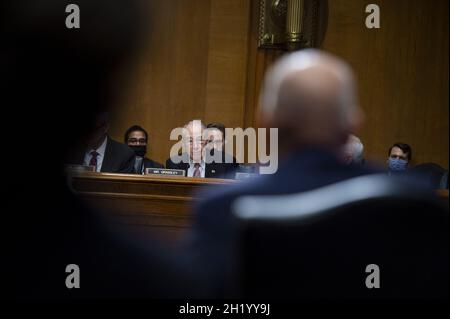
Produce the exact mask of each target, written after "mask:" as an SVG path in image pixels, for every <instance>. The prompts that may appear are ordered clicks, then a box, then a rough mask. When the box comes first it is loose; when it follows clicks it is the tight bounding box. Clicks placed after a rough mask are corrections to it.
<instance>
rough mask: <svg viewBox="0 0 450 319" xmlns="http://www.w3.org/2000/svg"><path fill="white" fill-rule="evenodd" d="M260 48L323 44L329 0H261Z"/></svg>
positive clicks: (292, 47)
mask: <svg viewBox="0 0 450 319" xmlns="http://www.w3.org/2000/svg"><path fill="white" fill-rule="evenodd" d="M259 1H260V3H259V46H258V47H259V48H263V49H279V50H280V49H281V50H298V49H301V48H309V47H318V46H320V44H321V42H322V40H323V37H324V34H325V31H326V21H327V16H328V6H327V1H326V0H259Z"/></svg>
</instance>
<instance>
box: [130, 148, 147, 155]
mask: <svg viewBox="0 0 450 319" xmlns="http://www.w3.org/2000/svg"><path fill="white" fill-rule="evenodd" d="M130 148H131V149H132V150H133V151H134V154H136V156H140V157H144V155H145V153H147V145H130Z"/></svg>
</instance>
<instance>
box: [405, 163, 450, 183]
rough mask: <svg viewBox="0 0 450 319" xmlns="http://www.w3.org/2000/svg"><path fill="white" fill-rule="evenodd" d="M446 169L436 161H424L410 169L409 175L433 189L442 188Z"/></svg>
mask: <svg viewBox="0 0 450 319" xmlns="http://www.w3.org/2000/svg"><path fill="white" fill-rule="evenodd" d="M446 172H447V171H446V169H445V168H443V167H441V166H440V165H438V164H435V163H422V164H418V165H416V166H414V167H413V168H411V169H410V170H409V175H410V176H412V177H413V178H416V180H417V181H419V182H422V183H423V184H424V185H425V186H427V187H430V188H432V189H439V188H441V180H442V178H443V176H444V175H445V173H446Z"/></svg>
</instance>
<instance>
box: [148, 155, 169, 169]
mask: <svg viewBox="0 0 450 319" xmlns="http://www.w3.org/2000/svg"><path fill="white" fill-rule="evenodd" d="M145 168H164V165H163V164H161V163H158V162H157V161H154V160H152V159H149V158H147V157H145V158H144V169H145Z"/></svg>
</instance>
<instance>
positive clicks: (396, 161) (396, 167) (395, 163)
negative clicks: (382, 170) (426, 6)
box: [388, 158, 408, 172]
mask: <svg viewBox="0 0 450 319" xmlns="http://www.w3.org/2000/svg"><path fill="white" fill-rule="evenodd" d="M388 164H389V169H390V170H391V171H393V172H401V171H404V170H406V166H408V161H406V160H403V159H400V158H389V160H388Z"/></svg>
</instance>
